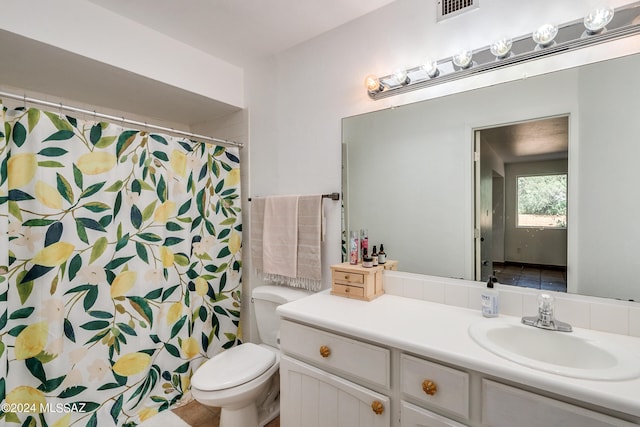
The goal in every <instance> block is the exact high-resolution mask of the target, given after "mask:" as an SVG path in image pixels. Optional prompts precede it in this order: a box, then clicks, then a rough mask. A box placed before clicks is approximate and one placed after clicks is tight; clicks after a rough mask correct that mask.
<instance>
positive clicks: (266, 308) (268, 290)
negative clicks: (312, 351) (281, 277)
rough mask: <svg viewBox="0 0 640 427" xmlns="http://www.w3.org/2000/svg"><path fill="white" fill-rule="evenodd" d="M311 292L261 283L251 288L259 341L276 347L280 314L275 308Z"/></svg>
mask: <svg viewBox="0 0 640 427" xmlns="http://www.w3.org/2000/svg"><path fill="white" fill-rule="evenodd" d="M312 293H313V292H311V291H307V290H304V289H298V288H290V287H287V286H277V285H262V286H258V287H256V288H255V289H254V290H253V293H252V294H251V297H252V298H251V300H252V301H253V307H254V310H255V311H254V312H255V314H256V323H257V324H258V334H259V335H260V341H261V342H262V343H264V344H267V345H270V346H271V347H275V348H277V347H278V341H277V339H278V331H279V330H280V316H278V314H277V313H276V308H277V307H278V306H279V305H281V304H286V303H288V302H291V301H295V300H297V299H300V298H303V297H306V296H308V295H311V294H312Z"/></svg>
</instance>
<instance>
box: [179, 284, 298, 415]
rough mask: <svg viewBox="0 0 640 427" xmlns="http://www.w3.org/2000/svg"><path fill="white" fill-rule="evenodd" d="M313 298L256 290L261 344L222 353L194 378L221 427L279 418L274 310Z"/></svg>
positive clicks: (197, 393)
mask: <svg viewBox="0 0 640 427" xmlns="http://www.w3.org/2000/svg"><path fill="white" fill-rule="evenodd" d="M310 294H311V292H309V291H305V290H301V289H292V288H287V287H282V286H273V285H265V286H259V287H257V288H255V289H254V291H253V293H252V302H253V305H254V308H255V313H256V321H257V324H258V332H259V335H260V339H261V341H262V343H261V344H254V343H245V344H241V345H238V346H236V347H232V348H230V349H228V350H224V351H223V352H222V353H220V354H217V355H216V356H214V357H212V358H211V359H210V360H208V361H206V362H205V363H203V364H202V365H201V366H200V367H199V368H198V369H197V370H196V372H195V373H194V374H193V377H192V378H191V393H192V395H193V398H194V399H195V400H197V401H198V402H200V403H201V404H203V405H206V406H215V407H219V408H220V427H263V426H264V425H265V424H267V423H268V422H269V421H271V420H272V419H274V418H275V417H277V416H278V415H279V414H280V400H279V397H280V376H279V375H278V373H279V371H278V368H279V366H280V351H279V350H278V348H277V347H278V330H279V328H280V318H279V316H278V315H277V313H276V308H277V307H278V306H279V305H281V304H284V303H287V302H290V301H294V300H296V299H299V298H302V297H304V296H307V295H310Z"/></svg>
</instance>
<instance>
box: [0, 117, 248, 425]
mask: <svg viewBox="0 0 640 427" xmlns="http://www.w3.org/2000/svg"><path fill="white" fill-rule="evenodd" d="M0 107H1V105H0ZM2 111H3V123H4V126H3V128H0V269H3V266H4V267H5V268H4V270H2V271H1V272H0V402H1V404H0V424H7V425H12V424H11V423H17V424H15V425H22V426H31V427H34V426H47V427H66V426H100V427H103V426H115V425H117V426H135V425H137V424H138V423H140V422H141V421H144V420H146V419H148V418H150V417H152V416H153V415H155V414H156V413H158V412H160V411H163V410H167V409H168V408H169V407H171V405H173V404H174V403H176V402H177V401H179V400H180V399H181V398H182V397H183V396H184V395H185V393H187V391H188V389H189V384H190V381H189V380H190V377H191V375H192V374H193V372H194V370H195V369H196V368H197V367H198V366H199V365H200V364H201V363H202V362H203V361H204V360H206V358H207V357H210V356H212V355H213V354H216V353H218V352H220V351H222V350H223V349H225V348H229V347H232V346H234V345H237V344H239V343H240V339H241V338H240V332H239V321H240V292H241V285H240V283H241V274H240V272H241V256H240V255H241V251H240V248H241V240H242V239H241V233H242V222H241V212H240V169H239V154H238V150H237V149H236V148H231V149H230V148H224V147H215V146H209V145H207V144H204V143H199V142H193V141H189V140H185V139H179V138H174V137H170V136H167V135H160V134H155V133H149V132H144V131H139V130H133V129H123V128H122V127H121V126H119V125H117V124H109V123H104V122H92V121H83V120H79V119H75V118H72V117H68V116H63V115H61V114H60V113H56V112H48V111H41V110H38V109H35V108H29V109H25V108H18V109H13V110H8V109H6V108H2Z"/></svg>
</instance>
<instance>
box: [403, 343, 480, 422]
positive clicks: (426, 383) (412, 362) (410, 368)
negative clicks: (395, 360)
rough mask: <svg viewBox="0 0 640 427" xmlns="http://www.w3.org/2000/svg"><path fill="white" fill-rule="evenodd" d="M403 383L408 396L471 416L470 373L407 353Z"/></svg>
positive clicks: (404, 362) (404, 361) (453, 412)
mask: <svg viewBox="0 0 640 427" xmlns="http://www.w3.org/2000/svg"><path fill="white" fill-rule="evenodd" d="M400 384H401V391H402V393H404V395H405V396H407V397H411V398H413V399H414V400H416V401H418V402H421V403H424V404H426V405H427V406H430V407H432V408H440V409H443V410H445V411H447V412H449V413H451V414H455V415H457V416H460V417H462V418H464V419H465V420H467V419H469V374H468V373H466V372H463V371H459V370H457V369H453V368H449V367H447V366H443V365H440V364H438V363H433V362H429V361H427V360H423V359H419V358H417V357H413V356H409V355H407V354H403V355H402V356H401V357H400Z"/></svg>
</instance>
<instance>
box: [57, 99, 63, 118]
mask: <svg viewBox="0 0 640 427" xmlns="http://www.w3.org/2000/svg"><path fill="white" fill-rule="evenodd" d="M58 117H59V118H60V120H62V119H63V117H62V102H61V103H60V109H59V110H58Z"/></svg>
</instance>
